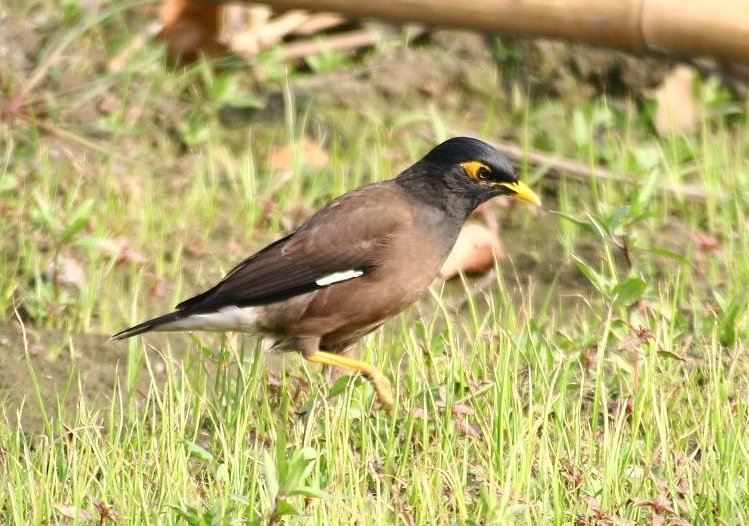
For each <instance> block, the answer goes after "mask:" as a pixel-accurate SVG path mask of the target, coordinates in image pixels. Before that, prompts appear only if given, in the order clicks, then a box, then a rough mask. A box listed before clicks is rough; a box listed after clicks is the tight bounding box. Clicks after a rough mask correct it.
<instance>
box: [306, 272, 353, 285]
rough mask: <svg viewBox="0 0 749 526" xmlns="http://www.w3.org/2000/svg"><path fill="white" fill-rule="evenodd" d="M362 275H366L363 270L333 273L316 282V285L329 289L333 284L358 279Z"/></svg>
mask: <svg viewBox="0 0 749 526" xmlns="http://www.w3.org/2000/svg"><path fill="white" fill-rule="evenodd" d="M362 274H364V271H363V270H344V271H343V272H333V273H332V274H328V275H327V276H324V277H322V278H320V279H318V280H317V281H315V284H316V285H317V286H318V287H327V286H328V285H332V284H333V283H338V282H340V281H347V280H349V279H354V278H358V277H359V276H361V275H362Z"/></svg>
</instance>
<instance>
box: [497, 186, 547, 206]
mask: <svg viewBox="0 0 749 526" xmlns="http://www.w3.org/2000/svg"><path fill="white" fill-rule="evenodd" d="M499 184H500V185H502V186H504V187H505V188H508V189H509V190H510V191H512V194H511V197H515V198H517V199H522V200H523V201H528V202H529V203H531V204H534V205H536V206H541V199H540V198H539V197H538V195H536V192H534V191H533V190H531V189H530V188H528V185H526V184H525V183H524V182H522V181H515V182H514V183H499Z"/></svg>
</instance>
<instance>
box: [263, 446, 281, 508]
mask: <svg viewBox="0 0 749 526" xmlns="http://www.w3.org/2000/svg"><path fill="white" fill-rule="evenodd" d="M263 475H264V476H265V489H266V490H267V491H268V500H270V501H271V502H275V501H276V497H278V487H279V483H278V472H277V471H276V462H275V461H274V460H273V458H272V457H271V456H270V453H268V451H267V450H265V451H263Z"/></svg>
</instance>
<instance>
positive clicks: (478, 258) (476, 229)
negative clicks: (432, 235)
mask: <svg viewBox="0 0 749 526" xmlns="http://www.w3.org/2000/svg"><path fill="white" fill-rule="evenodd" d="M503 257H504V251H503V248H502V243H501V242H500V240H499V237H498V236H497V235H496V234H495V233H492V231H491V230H490V229H489V228H488V227H486V226H484V225H481V224H479V223H473V222H471V223H466V224H465V225H463V228H462V229H461V231H460V234H459V235H458V239H457V241H456V242H455V245H453V248H452V250H451V251H450V254H449V255H448V256H447V259H446V260H445V262H444V263H443V264H442V269H441V270H440V276H442V278H443V279H450V278H452V277H454V276H456V275H457V274H458V273H460V272H463V273H466V274H472V273H481V272H486V271H488V270H490V269H491V268H492V267H493V266H494V262H495V260H500V259H502V258H503Z"/></svg>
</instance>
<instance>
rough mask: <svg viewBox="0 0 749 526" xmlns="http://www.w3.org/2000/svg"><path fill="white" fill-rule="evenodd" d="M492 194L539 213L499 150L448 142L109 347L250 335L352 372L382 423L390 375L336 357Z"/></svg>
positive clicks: (392, 305) (468, 140)
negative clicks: (145, 339) (157, 334)
mask: <svg viewBox="0 0 749 526" xmlns="http://www.w3.org/2000/svg"><path fill="white" fill-rule="evenodd" d="M499 195H507V196H510V197H514V198H517V199H520V200H524V201H527V202H529V203H532V204H534V205H537V206H540V205H541V201H540V199H539V197H538V195H536V193H534V192H533V191H532V190H531V189H530V188H529V187H528V186H527V185H526V184H524V183H523V182H522V181H520V180H519V179H518V176H517V174H516V172H515V170H514V168H513V166H512V164H511V163H510V161H509V160H508V159H507V158H506V157H505V156H504V155H502V154H501V153H500V152H499V151H498V150H497V149H495V148H494V147H493V146H491V145H490V144H488V143H486V142H484V141H481V140H479V139H476V138H472V137H453V138H451V139H448V140H446V141H444V142H442V143H440V144H438V145H437V146H435V147H434V148H432V149H431V150H430V151H429V152H428V153H427V154H426V155H425V156H424V157H423V158H422V159H421V160H419V161H417V162H416V163H415V164H413V165H412V166H410V167H408V168H406V169H405V170H403V171H402V172H401V173H400V174H399V175H397V176H396V177H395V178H393V179H390V180H386V181H380V182H376V183H371V184H367V185H364V186H361V187H359V188H356V189H354V190H352V191H349V192H348V193H345V194H343V195H341V196H340V197H337V198H335V199H334V200H332V201H331V202H330V203H328V204H327V205H325V206H324V207H323V208H321V209H320V210H318V211H317V212H316V213H314V214H313V215H312V216H311V217H309V219H307V220H306V221H305V222H304V223H303V224H302V225H301V226H299V227H298V228H297V229H296V230H295V231H294V232H293V233H291V234H289V235H287V236H286V237H283V238H281V239H279V240H277V241H275V242H273V243H271V244H269V245H268V246H266V247H265V248H263V249H261V250H259V251H258V252H256V253H254V254H252V255H251V256H249V257H247V258H246V259H244V260H243V261H241V262H240V263H239V264H238V265H236V266H235V267H234V268H233V269H232V270H230V271H229V272H228V273H227V274H226V276H225V277H224V278H223V279H221V280H220V281H219V282H218V283H217V284H216V285H214V286H213V287H211V288H210V289H208V290H206V291H205V292H202V293H201V294H198V295H196V296H194V297H192V298H189V299H187V300H185V301H183V302H181V303H180V304H178V305H177V306H176V308H175V310H174V311H172V312H169V313H167V314H163V315H161V316H158V317H156V318H153V319H149V320H147V321H144V322H142V323H139V324H138V325H135V326H133V327H130V328H127V329H124V330H122V331H120V332H118V333H116V334H114V335H113V336H112V338H111V339H113V340H122V339H125V338H130V337H132V336H136V335H138V334H142V333H146V332H149V331H218V332H230V331H235V332H240V333H248V334H256V335H260V336H262V337H264V338H270V339H271V341H272V342H273V348H275V349H279V350H282V351H296V352H299V353H301V355H302V356H303V357H304V358H305V359H306V360H307V361H308V362H311V363H318V364H323V365H328V366H336V367H340V368H344V369H349V370H352V371H357V372H359V373H361V375H362V376H363V377H364V378H366V379H367V380H368V381H369V382H370V383H371V385H372V387H373V388H374V391H375V394H376V396H377V400H378V402H379V404H380V406H381V407H382V408H383V409H384V410H385V411H386V412H387V413H388V414H392V411H393V408H394V404H395V395H394V391H393V388H392V385H391V383H390V381H389V380H388V378H387V377H386V376H385V374H383V373H382V371H380V370H379V369H378V368H377V367H375V366H373V365H372V364H370V363H367V362H365V361H362V360H358V359H354V358H352V357H349V356H347V355H346V351H347V350H348V349H349V348H351V347H352V346H353V344H354V343H356V342H357V341H358V340H359V339H360V338H362V337H363V336H365V335H366V334H368V333H370V332H372V331H373V330H375V329H377V328H378V327H379V326H380V325H382V324H383V323H384V322H386V321H387V320H388V319H390V318H392V317H394V316H395V315H397V314H398V313H400V312H401V311H403V310H404V309H406V308H407V307H409V306H410V305H411V304H413V303H414V302H415V301H416V300H417V299H418V298H419V296H421V295H422V293H424V292H425V291H426V290H427V289H428V287H429V285H430V284H431V283H432V281H433V280H434V278H435V277H436V276H437V275H438V273H439V270H440V267H441V266H442V263H443V261H444V260H445V259H446V257H447V255H448V253H449V252H450V250H451V248H452V246H453V245H454V243H455V241H456V239H457V237H458V233H459V232H460V229H461V227H462V225H463V223H464V222H465V220H466V218H467V217H468V216H469V215H470V214H471V212H472V211H473V210H474V209H475V208H476V207H477V206H478V205H479V204H481V203H483V202H484V201H486V200H488V199H490V198H492V197H495V196H499Z"/></svg>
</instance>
